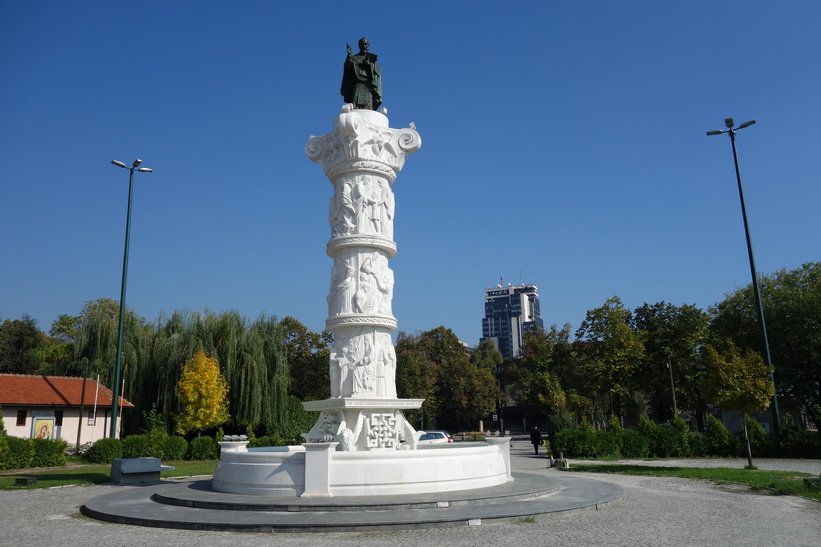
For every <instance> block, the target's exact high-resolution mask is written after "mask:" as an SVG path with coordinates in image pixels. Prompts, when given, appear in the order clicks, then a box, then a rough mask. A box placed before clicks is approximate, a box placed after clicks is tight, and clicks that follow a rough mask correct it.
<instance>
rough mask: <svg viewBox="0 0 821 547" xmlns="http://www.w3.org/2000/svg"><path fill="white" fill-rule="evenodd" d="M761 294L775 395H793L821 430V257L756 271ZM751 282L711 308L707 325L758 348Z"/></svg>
mask: <svg viewBox="0 0 821 547" xmlns="http://www.w3.org/2000/svg"><path fill="white" fill-rule="evenodd" d="M759 287H760V289H761V299H762V301H763V303H764V314H765V318H766V322H767V334H768V338H769V343H770V355H771V357H772V363H773V367H774V373H775V384H776V387H777V389H778V395H779V397H781V396H792V397H795V398H796V399H797V400H798V401H799V402H800V403H801V404H802V405H803V406H804V408H805V409H806V411H807V413H808V414H809V415H810V417H811V418H812V420H813V421H814V422H815V425H816V427H817V429H818V430H819V431H821V262H809V263H807V264H804V265H803V266H801V267H800V268H796V269H794V270H779V271H777V272H775V273H774V274H772V275H767V276H761V278H760V281H759ZM754 306H755V299H754V297H753V289H752V284H750V285H747V286H746V287H743V288H740V289H738V290H736V291H734V292H732V293H730V294H728V295H727V297H726V298H725V299H724V300H723V301H722V302H720V303H719V304H717V305H716V306H715V307H714V308H712V309H711V310H710V311H711V312H712V313H713V315H714V317H713V320H712V322H711V323H710V330H711V331H712V332H713V333H715V335H716V336H717V337H719V338H730V339H732V340H733V341H734V342H735V343H736V345H738V346H739V347H741V348H745V349H752V350H755V351H761V350H762V343H761V334H760V331H759V323H758V316H757V314H756V311H755V307H754Z"/></svg>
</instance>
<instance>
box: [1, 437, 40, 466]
mask: <svg viewBox="0 0 821 547" xmlns="http://www.w3.org/2000/svg"><path fill="white" fill-rule="evenodd" d="M6 442H7V443H8V445H9V452H8V454H7V455H6V463H5V468H6V469H26V468H28V467H31V462H32V461H33V460H34V441H32V440H31V439H23V438H20V437H10V436H6Z"/></svg>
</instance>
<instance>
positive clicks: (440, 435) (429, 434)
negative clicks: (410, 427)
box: [417, 431, 453, 444]
mask: <svg viewBox="0 0 821 547" xmlns="http://www.w3.org/2000/svg"><path fill="white" fill-rule="evenodd" d="M420 433H422V435H421V436H420V437H419V442H418V443H417V444H447V443H452V442H453V439H452V438H451V436H450V433H448V432H447V431H421V432H420Z"/></svg>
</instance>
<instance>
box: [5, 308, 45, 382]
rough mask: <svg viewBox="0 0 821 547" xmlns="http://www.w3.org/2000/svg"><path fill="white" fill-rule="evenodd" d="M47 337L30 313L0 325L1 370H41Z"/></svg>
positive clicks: (34, 372) (6, 371)
mask: <svg viewBox="0 0 821 547" xmlns="http://www.w3.org/2000/svg"><path fill="white" fill-rule="evenodd" d="M46 345H47V337H46V335H45V334H43V333H42V332H40V329H38V328H37V321H36V320H35V319H32V318H31V317H29V316H28V315H23V317H22V319H15V320H13V321H12V320H8V319H7V320H5V321H3V324H2V325H0V372H5V373H10V374H36V373H38V372H39V371H40V365H41V363H42V351H43V348H44V346H46Z"/></svg>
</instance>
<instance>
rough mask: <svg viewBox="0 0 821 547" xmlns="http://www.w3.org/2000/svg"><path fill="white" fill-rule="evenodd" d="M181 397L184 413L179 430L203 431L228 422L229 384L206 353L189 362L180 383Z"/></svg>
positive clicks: (196, 355)
mask: <svg viewBox="0 0 821 547" xmlns="http://www.w3.org/2000/svg"><path fill="white" fill-rule="evenodd" d="M177 397H178V398H179V400H180V403H182V405H183V412H182V415H180V416H179V417H178V419H177V431H178V432H180V433H182V434H186V433H188V432H189V431H194V430H198V431H202V430H204V429H210V428H212V427H216V426H218V425H220V424H222V423H225V422H227V421H228V418H229V416H228V400H227V399H228V383H227V382H226V381H225V377H223V375H222V373H221V372H220V369H219V364H218V363H217V360H216V359H214V358H212V357H208V356H207V355H206V354H205V352H204V351H199V352H197V353H196V354H195V355H194V357H192V358H191V359H189V360H188V361H186V362H185V364H184V365H183V368H182V375H181V376H180V381H179V383H178V384H177Z"/></svg>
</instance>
